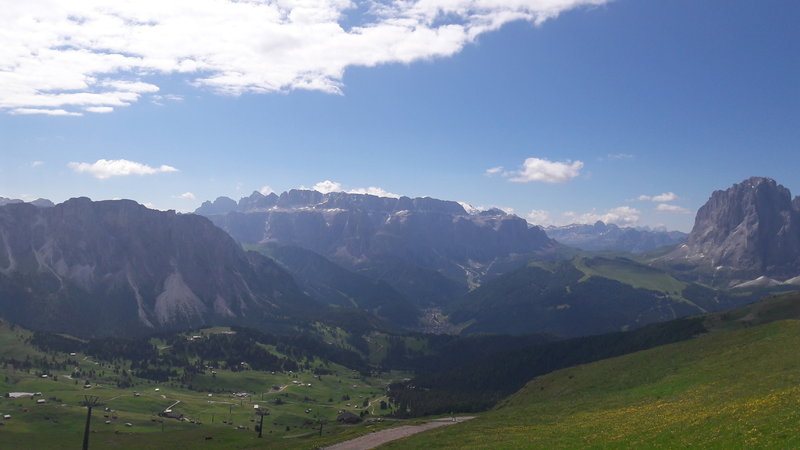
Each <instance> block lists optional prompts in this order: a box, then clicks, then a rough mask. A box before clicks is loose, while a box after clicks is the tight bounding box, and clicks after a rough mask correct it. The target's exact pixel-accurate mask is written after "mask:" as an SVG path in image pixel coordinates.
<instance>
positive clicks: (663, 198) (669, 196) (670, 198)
mask: <svg viewBox="0 0 800 450" xmlns="http://www.w3.org/2000/svg"><path fill="white" fill-rule="evenodd" d="M679 198H680V197H678V195H677V194H675V193H674V192H664V193H663V194H658V195H640V196H638V197H636V198H635V200H639V201H643V202H656V203H663V202H674V201H675V200H678V199H679Z"/></svg>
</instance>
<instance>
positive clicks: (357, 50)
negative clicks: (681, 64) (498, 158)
mask: <svg viewBox="0 0 800 450" xmlns="http://www.w3.org/2000/svg"><path fill="white" fill-rule="evenodd" d="M608 1H609V0H387V1H386V2H373V1H369V0H328V1H325V0H304V1H300V0H258V1H256V0H246V1H243V0H170V1H166V2H165V1H162V0H138V1H135V2H134V1H118V0H81V1H74V0H28V1H24V2H22V1H17V2H4V4H3V9H2V12H0V110H6V111H9V112H12V113H17V114H58V113H57V112H56V111H63V112H73V113H74V111H70V110H71V109H72V108H76V107H77V108H87V107H115V106H124V105H129V104H131V103H133V102H136V101H138V100H139V99H140V98H141V97H142V96H143V95H152V94H153V93H154V92H157V91H158V86H157V85H155V84H153V83H154V81H153V79H154V78H155V77H156V76H158V75H178V76H181V77H184V78H186V79H188V81H189V82H190V84H192V85H194V86H197V87H205V88H210V89H212V90H214V91H217V92H220V93H225V94H231V95H240V94H243V93H265V92H285V91H289V90H294V89H306V90H318V91H323V92H330V93H340V92H341V87H342V80H343V76H344V72H345V70H346V69H347V68H348V67H352V66H362V67H371V66H376V65H379V64H387V63H397V62H400V63H410V62H413V61H419V60H427V59H431V58H436V57H447V56H451V55H453V54H455V53H457V52H459V51H460V50H461V49H462V48H464V46H465V45H468V44H470V43H472V42H474V41H475V39H476V38H477V37H478V36H480V35H481V34H484V33H487V32H490V31H493V30H497V29H498V28H500V27H501V26H503V25H504V24H506V23H508V22H512V21H517V20H524V21H528V22H531V23H533V24H537V25H538V24H541V23H543V22H544V21H546V20H548V19H552V18H555V17H557V16H558V15H559V14H560V13H562V12H564V11H567V10H570V9H574V8H577V7H581V6H587V5H601V4H604V3H607V2H608ZM356 9H362V10H365V12H364V13H363V14H359V15H348V12H349V11H350V10H356ZM353 17H361V18H362V19H361V20H360V21H359V22H358V23H351V22H350V21H352V20H353ZM345 22H348V27H347V28H345V27H343V26H342V25H341V24H342V23H345Z"/></svg>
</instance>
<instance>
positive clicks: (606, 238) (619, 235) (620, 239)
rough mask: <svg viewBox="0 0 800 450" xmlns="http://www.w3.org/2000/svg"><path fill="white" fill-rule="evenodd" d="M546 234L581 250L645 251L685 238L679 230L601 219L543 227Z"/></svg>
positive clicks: (684, 234) (681, 240) (675, 242)
mask: <svg viewBox="0 0 800 450" xmlns="http://www.w3.org/2000/svg"><path fill="white" fill-rule="evenodd" d="M545 232H546V233H547V235H548V236H549V237H550V238H552V239H555V240H556V241H558V242H560V243H562V244H564V245H569V246H570V247H576V248H579V249H582V250H622V251H626V252H631V253H644V252H647V251H650V250H653V249H656V248H659V247H664V246H668V245H676V244H680V243H682V242H684V241H685V240H686V236H687V234H686V233H682V232H680V231H659V230H646V229H641V228H630V227H623V228H620V227H618V226H617V225H614V224H606V223H603V222H601V221H598V222H596V223H595V224H594V225H584V224H572V225H566V226H561V227H556V226H549V227H547V228H545Z"/></svg>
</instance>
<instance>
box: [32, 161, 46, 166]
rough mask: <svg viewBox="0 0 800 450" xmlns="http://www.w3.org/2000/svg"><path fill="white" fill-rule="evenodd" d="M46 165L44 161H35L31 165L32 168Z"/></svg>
mask: <svg viewBox="0 0 800 450" xmlns="http://www.w3.org/2000/svg"><path fill="white" fill-rule="evenodd" d="M42 165H44V161H34V162H32V163H31V167H39V166H42Z"/></svg>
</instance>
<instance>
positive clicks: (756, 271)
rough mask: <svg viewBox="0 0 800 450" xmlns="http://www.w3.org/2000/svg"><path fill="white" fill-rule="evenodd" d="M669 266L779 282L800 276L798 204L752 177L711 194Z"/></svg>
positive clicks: (775, 186)
mask: <svg viewBox="0 0 800 450" xmlns="http://www.w3.org/2000/svg"><path fill="white" fill-rule="evenodd" d="M665 259H666V260H668V261H670V262H673V263H682V264H688V265H697V266H706V267H710V268H712V269H713V270H731V271H734V272H737V273H740V274H741V275H742V276H745V275H753V278H754V277H755V276H760V275H766V276H769V277H773V278H777V279H779V280H781V279H785V278H791V277H794V276H797V275H798V274H799V273H800V202H798V200H797V198H795V199H794V201H793V200H792V197H791V193H790V192H789V190H788V189H787V188H785V187H783V186H781V185H779V184H777V183H776V182H775V180H772V179H769V178H760V177H753V178H749V179H747V180H745V181H743V182H741V183H739V184H735V185H733V186H732V187H731V188H729V189H727V190H724V191H715V192H714V193H713V194H712V195H711V198H710V199H709V200H708V202H707V203H706V204H705V205H703V207H702V208H700V210H699V211H698V212H697V217H696V219H695V224H694V228H692V231H691V233H689V237H688V239H687V242H686V244H685V245H683V246H681V247H680V248H679V249H677V250H675V251H674V252H672V253H670V254H668V255H667V256H666V257H665Z"/></svg>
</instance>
